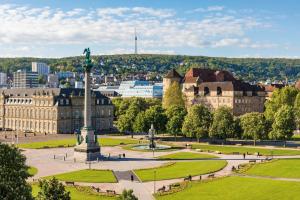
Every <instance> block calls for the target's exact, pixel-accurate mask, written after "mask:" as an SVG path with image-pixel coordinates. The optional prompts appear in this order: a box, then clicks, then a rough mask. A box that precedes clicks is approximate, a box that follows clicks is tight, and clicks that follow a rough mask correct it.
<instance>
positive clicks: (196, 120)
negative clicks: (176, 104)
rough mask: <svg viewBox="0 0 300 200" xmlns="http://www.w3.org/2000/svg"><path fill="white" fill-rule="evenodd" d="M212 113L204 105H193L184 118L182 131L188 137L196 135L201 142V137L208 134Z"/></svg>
mask: <svg viewBox="0 0 300 200" xmlns="http://www.w3.org/2000/svg"><path fill="white" fill-rule="evenodd" d="M211 121H212V115H211V113H210V111H209V109H208V108H206V107H205V106H203V105H200V104H199V105H193V106H192V107H191V108H190V110H189V112H188V114H187V115H186V116H185V118H184V122H183V126H182V132H183V133H184V134H185V135H186V136H187V137H196V138H197V141H198V142H199V140H200V138H201V137H206V136H207V135H208V131H209V127H210V124H211Z"/></svg>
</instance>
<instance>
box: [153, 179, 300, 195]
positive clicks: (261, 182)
mask: <svg viewBox="0 0 300 200" xmlns="http://www.w3.org/2000/svg"><path fill="white" fill-rule="evenodd" d="M299 187H300V182H289V181H278V180H270V179H259V178H246V177H227V178H220V179H215V180H212V181H202V182H192V183H190V184H188V186H187V187H186V188H185V189H184V190H183V191H181V192H177V193H173V194H169V195H164V196H159V195H156V199H158V200H182V199H189V200H198V199H206V200H220V199H222V200H241V199H243V200H253V199H257V200H270V199H276V200H296V199H299V195H300V190H299Z"/></svg>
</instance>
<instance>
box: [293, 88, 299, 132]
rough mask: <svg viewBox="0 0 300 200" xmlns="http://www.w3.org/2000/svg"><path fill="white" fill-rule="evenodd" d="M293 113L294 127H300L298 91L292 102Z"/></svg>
mask: <svg viewBox="0 0 300 200" xmlns="http://www.w3.org/2000/svg"><path fill="white" fill-rule="evenodd" d="M294 114H295V123H296V128H297V129H299V128H300V92H299V93H298V94H297V96H296V99H295V102H294Z"/></svg>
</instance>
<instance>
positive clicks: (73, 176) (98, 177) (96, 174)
mask: <svg viewBox="0 0 300 200" xmlns="http://www.w3.org/2000/svg"><path fill="white" fill-rule="evenodd" d="M53 176H54V177H55V178H57V179H58V180H61V181H74V182H87V183H115V182H117V180H116V177H115V175H114V174H113V172H112V171H110V170H94V169H91V170H89V169H84V170H79V171H74V172H68V173H63V174H57V175H53ZM53 176H47V177H44V178H47V179H48V178H51V177H53Z"/></svg>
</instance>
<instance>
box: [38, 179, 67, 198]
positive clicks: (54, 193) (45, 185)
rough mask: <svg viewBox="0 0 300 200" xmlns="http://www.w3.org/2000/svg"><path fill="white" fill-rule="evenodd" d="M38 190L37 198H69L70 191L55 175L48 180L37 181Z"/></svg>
mask: <svg viewBox="0 0 300 200" xmlns="http://www.w3.org/2000/svg"><path fill="white" fill-rule="evenodd" d="M39 187H40V191H39V193H38V196H37V199H38V200H70V199H71V197H70V192H68V191H66V189H65V186H64V185H63V184H62V183H60V182H59V181H58V180H57V179H56V178H55V177H53V178H52V179H50V180H45V179H44V180H41V181H39Z"/></svg>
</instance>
